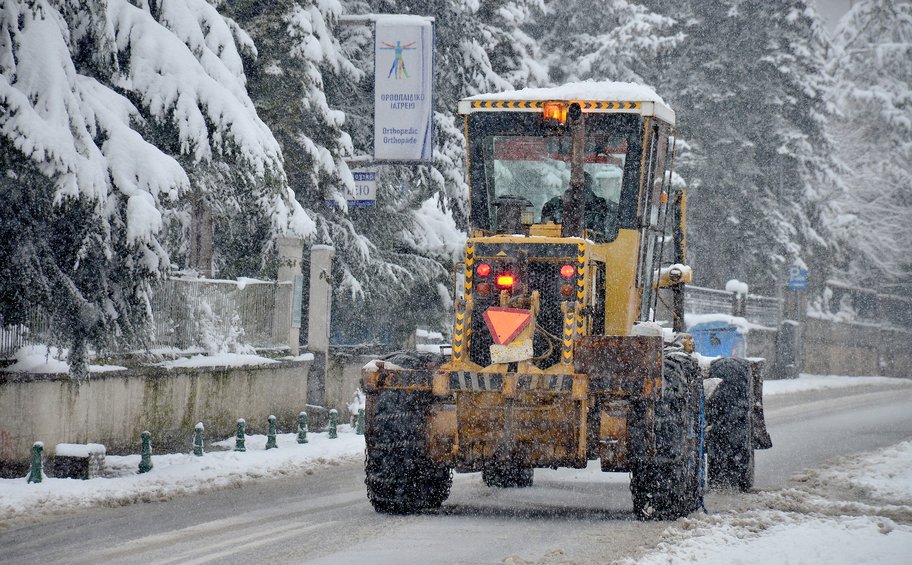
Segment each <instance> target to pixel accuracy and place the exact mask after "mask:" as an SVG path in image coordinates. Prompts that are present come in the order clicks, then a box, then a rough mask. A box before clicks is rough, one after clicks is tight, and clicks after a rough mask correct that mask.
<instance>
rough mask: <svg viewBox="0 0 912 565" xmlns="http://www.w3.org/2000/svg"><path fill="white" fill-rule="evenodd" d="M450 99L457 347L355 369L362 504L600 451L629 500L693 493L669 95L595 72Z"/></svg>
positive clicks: (686, 508)
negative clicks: (358, 374) (362, 413)
mask: <svg viewBox="0 0 912 565" xmlns="http://www.w3.org/2000/svg"><path fill="white" fill-rule="evenodd" d="M459 112H460V114H461V115H462V116H463V117H464V120H465V122H464V123H465V132H466V139H467V150H468V155H467V157H468V158H467V161H468V178H469V186H470V202H471V207H470V210H471V211H470V229H471V233H470V236H469V238H468V241H467V243H466V250H465V267H464V277H463V280H462V281H460V283H459V286H460V288H459V291H460V293H461V294H462V296H461V297H460V298H458V299H457V300H456V305H455V320H454V325H453V341H452V347H453V350H452V356H451V358H449V359H440V358H437V357H435V356H432V355H419V354H405V353H399V354H394V355H391V356H388V357H387V358H385V359H380V360H377V361H374V362H372V363H370V364H368V365H367V366H366V367H365V368H364V370H363V371H362V385H363V388H364V390H365V392H366V393H367V409H366V441H367V457H366V484H367V491H368V497H369V499H370V501H371V503H372V504H373V505H374V507H375V509H376V510H378V511H381V512H393V513H408V512H413V511H417V510H421V509H428V508H435V507H439V506H440V505H441V504H442V503H443V501H444V500H445V499H446V497H447V495H448V494H449V489H450V485H451V483H452V471H453V470H454V469H455V470H456V471H457V472H473V471H476V472H477V471H481V472H482V478H483V480H484V482H485V483H486V484H488V485H489V486H492V487H521V486H529V485H531V484H532V478H533V473H532V470H533V469H534V468H536V467H550V468H556V467H576V468H581V467H585V466H586V465H587V462H588V461H589V460H595V459H599V460H600V461H601V467H602V470H604V471H630V472H631V491H632V494H633V503H634V511H635V512H636V514H637V515H638V516H639V517H641V518H644V519H667V518H676V517H678V516H682V515H685V514H687V513H689V512H691V511H693V510H694V509H696V508H697V506H698V504H699V501H700V496H701V476H702V462H703V457H702V451H703V449H702V446H703V440H702V438H703V430H704V426H703V411H702V407H703V384H702V381H703V378H702V377H703V375H702V373H701V371H700V368H699V367H698V364H697V362H696V361H695V359H694V358H693V356H692V355H691V352H692V346H691V344H690V343H689V342H688V336H687V335H686V334H683V333H682V331H683V292H684V285H685V284H686V283H688V282H690V279H691V272H690V269H689V268H688V267H687V266H686V261H685V216H684V211H685V197H684V193H683V190H680V189H679V188H678V185H676V184H674V183H672V182H671V180H672V174H671V164H672V161H673V132H674V123H675V114H674V112H673V111H672V110H671V108H669V107H668V105H666V104H665V103H664V102H663V101H662V99H661V98H659V97H658V96H657V95H656V94H655V93H654V92H653V91H652V90H651V89H649V88H646V87H643V86H639V85H631V84H627V83H609V82H601V83H592V82H589V83H577V84H569V85H565V86H563V87H559V88H552V89H525V90H520V91H515V92H507V93H502V94H492V95H480V96H474V97H471V98H467V99H464V100H462V101H460V104H459ZM660 293H661V294H662V297H661V301H662V302H664V303H667V304H669V305H670V306H671V307H670V309H669V311H670V312H671V316H670V318H671V319H670V320H669V322H670V325H671V326H672V327H669V328H667V329H663V328H662V327H661V326H660V325H659V324H658V323H656V321H655V312H656V311H657V307H658V305H659V301H660ZM666 295H667V296H666ZM729 370H730V371H731V370H732V369H729ZM739 371H741V369H738V368H735V369H734V372H735V373H738V374H739V375H740V374H741V373H740V372H739ZM733 380H734V379H733ZM748 388H750V387H748ZM739 390H740V389H739ZM735 393H736V395H737V394H738V392H737V391H735ZM748 412H750V409H748ZM748 416H749V414H748ZM727 425H728V426H735V427H740V429H739V430H738V432H739V433H740V432H744V429H745V426H746V427H747V428H749V427H750V420H749V418H748V417H742V418H740V419H738V421H737V423H735V424H730V423H729V424H727ZM735 435H737V434H735ZM741 435H744V434H741ZM738 437H741V436H738ZM744 437H746V438H748V439H747V440H745V441H752V440H751V439H750V438H751V434H750V430H749V429H748V431H747V435H745V436H744ZM736 443H737V441H736ZM735 451H737V450H735ZM749 451H750V454H751V456H750V457H749V458H748V457H747V456H746V455H745V453H746V452H744V451H742V452H738V453H735V455H733V456H732V457H729V461H728V462H727V463H726V466H727V468H728V470H731V468H732V467H735V468H737V469H735V471H736V472H734V473H730V474H732V475H733V476H737V477H739V480H740V479H743V478H745V477H747V476H748V475H749V476H750V477H751V478H752V472H753V457H752V453H753V446H752V445H751V446H750V447H749ZM720 460H721V459H720ZM748 467H749V469H748ZM745 480H746V479H745ZM739 484H740V485H741V486H742V487H743V486H744V484H743V483H739Z"/></svg>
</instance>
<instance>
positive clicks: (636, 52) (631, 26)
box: [535, 0, 682, 83]
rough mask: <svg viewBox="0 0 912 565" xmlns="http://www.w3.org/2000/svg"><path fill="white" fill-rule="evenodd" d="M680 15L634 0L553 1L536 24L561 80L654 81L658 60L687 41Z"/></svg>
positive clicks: (553, 74)
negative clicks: (677, 17) (679, 25)
mask: <svg viewBox="0 0 912 565" xmlns="http://www.w3.org/2000/svg"><path fill="white" fill-rule="evenodd" d="M674 23H675V20H673V19H672V18H670V17H668V16H665V15H661V14H659V13H656V12H654V11H651V10H650V9H649V8H647V7H645V6H643V5H641V4H638V3H635V2H631V1H629V0H608V1H605V0H569V1H568V0H561V1H559V0H549V1H548V2H547V16H546V17H543V18H540V19H539V20H538V21H537V23H536V24H535V29H536V30H537V32H538V33H536V35H539V36H542V37H544V38H545V39H544V43H545V46H546V48H545V52H546V53H547V57H548V63H549V67H550V72H551V77H552V79H553V80H554V81H555V82H569V81H576V80H585V79H595V80H616V81H629V82H640V83H642V82H651V80H652V79H653V77H655V76H656V75H657V73H656V60H657V58H658V57H659V56H660V55H661V54H662V53H664V52H666V51H668V50H669V49H670V48H671V47H673V46H674V45H676V44H677V43H679V42H680V41H681V40H682V34H681V33H680V32H675V31H673V29H672V26H673V24H674Z"/></svg>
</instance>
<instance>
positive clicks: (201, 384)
mask: <svg viewBox="0 0 912 565" xmlns="http://www.w3.org/2000/svg"><path fill="white" fill-rule="evenodd" d="M310 366H311V362H310V361H294V362H292V361H281V362H279V363H276V364H272V365H266V366H256V367H239V368H217V367H207V368H198V369H170V370H168V369H163V368H160V367H141V368H138V369H130V370H125V371H114V372H106V373H92V374H91V376H90V377H89V378H88V379H87V380H86V381H84V382H82V383H79V384H76V383H75V382H74V381H72V380H70V378H69V376H68V375H65V374H64V375H33V374H23V373H0V471H2V470H3V469H4V468H5V469H13V468H17V467H21V465H23V464H27V463H28V461H29V454H30V449H31V446H32V443H34V442H35V441H43V442H44V444H45V453H46V454H47V456H53V451H54V446H55V445H56V444H58V443H89V442H91V443H101V444H104V445H105V446H106V447H107V450H108V453H126V452H130V453H135V452H138V451H139V445H140V443H139V434H140V432H142V431H143V430H149V431H150V432H152V444H153V448H154V449H169V450H170V449H174V450H187V451H190V449H191V443H192V439H193V427H194V426H195V425H196V423H197V422H203V423H204V424H205V426H206V437H207V438H227V437H229V436H231V435H233V434H234V433H235V431H236V422H237V419H238V418H244V419H245V420H246V421H247V429H248V430H249V431H251V432H254V433H265V430H266V426H267V420H266V419H267V417H268V416H269V415H270V414H274V415H275V416H276V418H277V423H278V428H279V430H280V431H284V432H291V431H295V430H297V415H298V413H299V412H300V411H301V410H303V409H304V406H305V403H306V397H307V376H308V374H309V371H310Z"/></svg>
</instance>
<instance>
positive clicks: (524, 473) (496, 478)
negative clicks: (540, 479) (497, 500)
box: [481, 463, 534, 488]
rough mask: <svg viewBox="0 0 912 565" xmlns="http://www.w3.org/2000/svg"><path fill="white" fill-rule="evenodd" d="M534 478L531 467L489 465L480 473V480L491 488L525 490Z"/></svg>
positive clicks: (508, 464) (503, 464)
mask: <svg viewBox="0 0 912 565" xmlns="http://www.w3.org/2000/svg"><path fill="white" fill-rule="evenodd" d="M533 476H534V472H533V469H532V468H531V467H522V466H519V465H513V464H510V463H491V464H489V465H487V466H485V468H484V469H483V470H482V471H481V480H482V481H484V484H486V485H487V486H489V487H493V488H527V487H531V486H532V478H533Z"/></svg>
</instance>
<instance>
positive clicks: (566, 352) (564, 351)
mask: <svg viewBox="0 0 912 565" xmlns="http://www.w3.org/2000/svg"><path fill="white" fill-rule="evenodd" d="M563 310H564V332H563V335H562V336H561V338H562V339H561V341H562V348H561V362H562V363H563V364H564V365H572V364H573V332H574V331H575V330H576V320H575V318H576V316H575V314H576V304H575V303H572V302H569V303H568V302H564V304H563Z"/></svg>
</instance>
